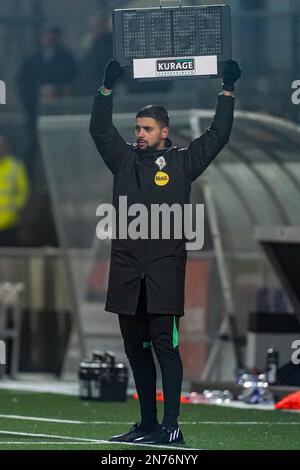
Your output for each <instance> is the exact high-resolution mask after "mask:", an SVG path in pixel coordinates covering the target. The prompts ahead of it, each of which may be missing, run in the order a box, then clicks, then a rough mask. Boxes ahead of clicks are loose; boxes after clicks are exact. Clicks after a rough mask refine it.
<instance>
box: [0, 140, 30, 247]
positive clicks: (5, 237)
mask: <svg viewBox="0 0 300 470" xmlns="http://www.w3.org/2000/svg"><path fill="white" fill-rule="evenodd" d="M28 193H29V182H28V178H27V174H26V170H25V168H24V165H23V163H22V162H20V161H18V160H17V159H16V158H15V157H14V156H13V155H12V154H11V151H10V145H9V141H8V138H7V137H6V136H5V135H4V134H0V246H17V245H18V244H19V226H20V217H21V213H22V209H23V208H24V205H25V203H26V201H27V198H28Z"/></svg>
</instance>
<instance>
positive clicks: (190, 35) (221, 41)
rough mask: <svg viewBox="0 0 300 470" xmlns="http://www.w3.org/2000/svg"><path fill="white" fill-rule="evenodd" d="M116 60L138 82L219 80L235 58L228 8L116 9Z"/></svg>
mask: <svg viewBox="0 0 300 470" xmlns="http://www.w3.org/2000/svg"><path fill="white" fill-rule="evenodd" d="M113 24H114V47H115V58H116V59H117V60H118V61H119V62H120V63H121V65H128V66H132V75H133V77H134V78H139V79H154V78H155V79H160V78H163V79H166V78H167V79H170V78H171V79H172V78H185V77H188V78H193V77H199V76H203V77H210V76H211V77H217V76H219V70H220V71H221V70H222V69H221V67H220V64H222V63H224V62H225V61H226V60H228V59H230V58H231V28H230V8H229V6H227V5H214V6H203V5H202V6H194V7H177V8H175V7H173V8H169V7H168V8H143V9H127V10H114V12H113Z"/></svg>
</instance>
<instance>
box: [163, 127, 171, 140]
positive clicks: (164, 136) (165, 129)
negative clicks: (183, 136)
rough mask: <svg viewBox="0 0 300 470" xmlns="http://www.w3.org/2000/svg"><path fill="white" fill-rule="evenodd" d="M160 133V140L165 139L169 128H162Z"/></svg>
mask: <svg viewBox="0 0 300 470" xmlns="http://www.w3.org/2000/svg"><path fill="white" fill-rule="evenodd" d="M161 132H162V138H163V139H166V138H167V137H168V135H169V128H168V127H163V128H162V130H161Z"/></svg>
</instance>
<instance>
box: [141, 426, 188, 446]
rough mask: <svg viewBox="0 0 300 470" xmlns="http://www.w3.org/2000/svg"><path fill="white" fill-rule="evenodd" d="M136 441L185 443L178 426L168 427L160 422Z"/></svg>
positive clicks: (146, 442)
mask: <svg viewBox="0 0 300 470" xmlns="http://www.w3.org/2000/svg"><path fill="white" fill-rule="evenodd" d="M134 442H135V443H137V444H185V442H184V440H183V434H182V432H181V430H180V429H179V427H178V426H177V427H173V428H166V427H164V426H162V425H160V424H159V425H158V426H157V428H156V429H155V430H154V431H152V432H150V433H149V434H147V435H146V436H141V437H137V438H136V439H135V440H134Z"/></svg>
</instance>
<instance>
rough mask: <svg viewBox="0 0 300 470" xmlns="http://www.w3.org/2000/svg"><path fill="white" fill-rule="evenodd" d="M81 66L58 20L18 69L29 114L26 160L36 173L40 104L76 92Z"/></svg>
mask: <svg viewBox="0 0 300 470" xmlns="http://www.w3.org/2000/svg"><path fill="white" fill-rule="evenodd" d="M77 73H78V66H77V63H76V60H75V58H74V55H73V53H72V52H71V51H70V50H69V49H68V48H67V47H66V46H64V45H63V32H62V28H61V26H59V25H58V24H56V23H48V24H47V25H46V26H45V28H44V30H43V32H42V34H41V36H40V41H39V44H38V49H37V51H36V52H35V53H33V54H32V55H30V56H29V57H26V58H25V59H24V61H23V63H22V65H21V67H20V69H19V71H18V75H17V86H18V93H19V97H20V101H21V103H22V105H23V108H24V111H25V114H26V123H25V128H26V129H25V130H26V138H27V143H26V145H25V158H24V159H25V162H26V165H27V168H28V171H29V173H30V176H32V174H33V172H34V165H35V160H36V155H37V152H38V146H37V135H36V121H37V116H38V113H39V109H38V108H39V104H40V103H45V102H49V101H54V100H56V99H58V98H60V97H63V96H69V95H72V94H73V93H74V90H75V87H74V84H75V80H76V77H77Z"/></svg>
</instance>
